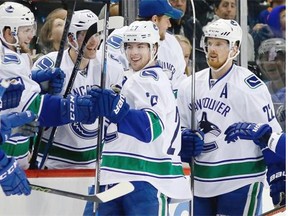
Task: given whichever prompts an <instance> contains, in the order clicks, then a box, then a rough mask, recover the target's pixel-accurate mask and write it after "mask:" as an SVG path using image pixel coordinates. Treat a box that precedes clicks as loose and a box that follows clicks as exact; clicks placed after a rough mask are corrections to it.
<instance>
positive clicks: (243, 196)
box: [193, 182, 263, 216]
mask: <svg viewBox="0 0 288 216" xmlns="http://www.w3.org/2000/svg"><path fill="white" fill-rule="evenodd" d="M262 192H263V183H260V182H256V183H253V184H250V185H246V186H244V187H242V188H239V189H237V190H235V191H232V192H230V193H227V194H222V195H220V196H216V197H209V198H202V197H196V196H195V197H194V205H193V207H194V215H197V216H201V215H205V216H208V215H217V214H219V215H251V216H252V215H260V213H261V201H262Z"/></svg>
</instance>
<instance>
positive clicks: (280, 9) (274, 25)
mask: <svg viewBox="0 0 288 216" xmlns="http://www.w3.org/2000/svg"><path fill="white" fill-rule="evenodd" d="M285 34H286V6H285V5H280V6H277V7H275V8H273V10H272V11H271V13H270V15H269V17H268V20H267V24H262V23H258V24H256V25H255V26H254V27H253V31H252V33H251V35H252V37H253V39H254V49H255V50H258V48H259V46H260V44H261V43H262V42H263V41H264V40H267V39H269V38H284V39H285V38H286V35H285ZM257 58H258V56H257V53H256V59H257Z"/></svg>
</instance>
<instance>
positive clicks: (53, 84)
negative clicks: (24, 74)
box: [31, 68, 66, 94]
mask: <svg viewBox="0 0 288 216" xmlns="http://www.w3.org/2000/svg"><path fill="white" fill-rule="evenodd" d="M31 74H32V79H33V80H34V81H35V82H37V83H38V84H39V85H40V87H41V93H43V94H44V93H49V94H59V93H61V91H62V88H63V85H64V78H65V76H66V75H65V73H64V72H63V71H62V70H61V69H60V68H47V69H45V70H34V71H31Z"/></svg>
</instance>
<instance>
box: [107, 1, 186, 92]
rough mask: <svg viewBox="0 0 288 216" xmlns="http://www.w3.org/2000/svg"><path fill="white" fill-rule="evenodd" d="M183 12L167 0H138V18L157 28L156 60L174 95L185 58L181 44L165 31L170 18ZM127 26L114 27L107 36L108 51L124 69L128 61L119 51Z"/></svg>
mask: <svg viewBox="0 0 288 216" xmlns="http://www.w3.org/2000/svg"><path fill="white" fill-rule="evenodd" d="M182 15H183V12H182V11H180V10H178V9H176V8H173V7H172V6H171V5H170V3H169V1H167V0H155V1H151V0H141V1H139V17H138V20H146V21H148V20H151V21H152V22H153V23H155V24H156V25H157V27H158V28H159V35H160V43H159V44H160V46H159V52H158V60H159V64H160V66H161V67H162V68H163V71H164V72H165V73H166V74H167V76H168V78H169V79H170V80H171V82H172V85H173V90H174V92H175V95H177V89H178V86H179V84H180V82H181V81H182V80H183V79H185V77H186V75H185V68H186V64H185V59H184V57H183V56H182V55H179V53H182V49H181V46H180V45H179V43H178V41H177V39H176V38H175V36H174V35H172V34H170V33H168V32H167V29H168V28H169V27H171V23H170V18H173V19H179V18H181V16H182ZM127 28H128V27H127V26H125V27H123V28H121V29H116V30H115V31H113V32H112V33H111V34H110V36H109V38H108V45H109V46H108V52H109V54H110V55H111V56H112V57H113V58H116V59H118V60H119V61H120V62H121V63H122V65H123V68H124V70H129V63H128V60H127V58H126V57H125V54H124V53H123V52H121V49H120V47H121V46H120V45H121V43H122V39H123V33H124V32H125V31H126V30H127Z"/></svg>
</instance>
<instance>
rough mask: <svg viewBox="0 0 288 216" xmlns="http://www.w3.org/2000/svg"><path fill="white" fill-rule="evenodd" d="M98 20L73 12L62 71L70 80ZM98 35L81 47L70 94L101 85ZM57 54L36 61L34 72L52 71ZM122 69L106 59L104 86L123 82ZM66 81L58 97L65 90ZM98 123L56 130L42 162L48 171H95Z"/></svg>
mask: <svg viewBox="0 0 288 216" xmlns="http://www.w3.org/2000/svg"><path fill="white" fill-rule="evenodd" d="M97 21H98V17H97V16H96V14H94V13H93V12H92V11H90V10H79V11H75V12H74V14H73V16H72V20H71V24H70V29H69V33H68V35H69V36H68V43H69V48H68V49H66V50H65V51H64V54H63V59H62V62H61V68H62V69H63V71H64V72H65V74H66V79H68V80H69V79H70V77H71V73H72V70H73V68H74V64H75V62H76V59H77V55H78V51H79V49H80V47H81V46H82V42H83V39H84V37H85V33H86V31H87V30H88V28H89V27H90V26H91V25H92V24H94V23H95V22H97ZM100 40H101V36H100V35H94V36H92V37H91V38H90V39H89V40H88V42H87V45H86V47H85V48H84V53H83V59H82V60H81V63H80V67H79V70H78V74H77V77H76V79H75V83H74V84H73V87H72V92H71V93H72V94H73V95H85V94H86V93H87V88H90V87H92V86H95V85H100V79H101V56H100V55H99V53H100V52H98V51H97V49H98V46H99V44H100ZM57 54H58V52H51V53H49V54H47V55H45V56H42V57H41V58H39V59H38V60H37V61H36V62H35V64H34V67H33V69H35V70H37V69H40V70H43V69H46V70H47V69H49V68H52V67H53V65H54V64H55V61H56V58H57ZM122 77H123V69H122V67H121V65H120V63H119V62H118V61H115V60H113V59H111V58H108V64H107V76H106V86H107V87H109V86H110V85H111V84H117V83H120V84H121V82H122V79H123V78H122ZM67 84H68V82H66V84H65V86H64V88H63V90H62V92H61V94H64V92H65V90H66V88H67ZM97 130H98V122H95V123H93V124H90V125H87V124H82V123H79V122H77V123H72V124H68V125H64V126H61V127H58V128H57V133H56V136H55V139H54V143H53V146H52V148H51V149H50V150H49V158H48V160H47V161H46V163H45V166H46V167H47V168H48V169H65V168H66V169H67V168H69V169H77V168H95V161H96V150H95V149H96V146H97V142H96V141H95V140H97ZM50 133H51V129H50V130H47V131H46V132H45V133H44V136H43V138H44V139H43V145H42V146H41V147H40V152H39V153H40V157H39V159H41V158H42V155H43V149H44V147H45V145H46V144H47V142H48V140H49V137H50Z"/></svg>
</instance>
